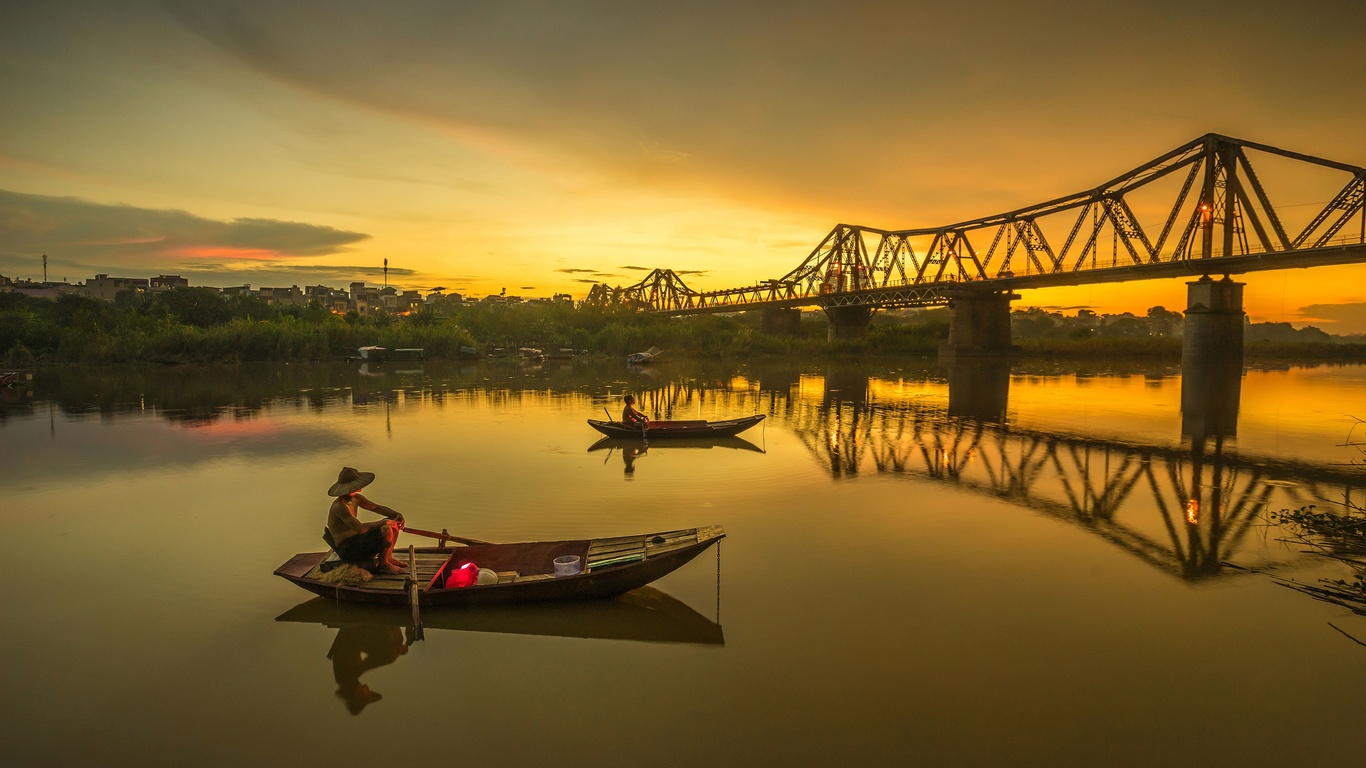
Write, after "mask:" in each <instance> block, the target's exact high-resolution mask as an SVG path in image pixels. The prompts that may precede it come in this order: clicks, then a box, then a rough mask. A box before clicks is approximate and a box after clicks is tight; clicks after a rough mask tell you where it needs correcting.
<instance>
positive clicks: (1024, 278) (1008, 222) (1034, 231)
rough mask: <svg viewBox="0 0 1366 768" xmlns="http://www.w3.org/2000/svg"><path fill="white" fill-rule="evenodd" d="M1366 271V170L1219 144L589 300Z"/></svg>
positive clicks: (649, 304)
mask: <svg viewBox="0 0 1366 768" xmlns="http://www.w3.org/2000/svg"><path fill="white" fill-rule="evenodd" d="M1254 160H1255V164H1254ZM1272 179H1274V180H1275V183H1273V182H1272ZM1309 198H1314V199H1316V200H1317V202H1305V200H1306V199H1309ZM1362 261H1366V168H1362V167H1359V166H1355V165H1348V164H1345V163H1340V162H1336V161H1332V160H1326V159H1323V158H1319V157H1313V156H1310V155H1305V154H1301V153H1298V152H1291V151H1288V150H1283V149H1278V148H1276V147H1272V146H1268V145H1265V144H1258V143H1255V142H1250V141H1244V140H1241V139H1235V138H1230V137H1227V136H1221V135H1217V134H1208V135H1205V136H1202V137H1200V138H1198V139H1196V140H1194V141H1191V142H1189V143H1187V144H1184V145H1182V146H1180V147H1177V148H1176V149H1173V150H1171V151H1170V152H1167V153H1166V154H1163V155H1162V156H1160V157H1158V158H1156V159H1154V160H1152V161H1150V162H1148V163H1145V164H1143V165H1141V166H1139V167H1137V168H1135V169H1133V170H1131V171H1129V172H1128V173H1125V174H1122V175H1120V176H1117V177H1115V178H1113V179H1111V180H1109V181H1107V182H1105V183H1103V184H1101V185H1100V186H1097V187H1095V188H1093V189H1089V190H1085V191H1082V192H1078V193H1076V194H1072V195H1067V196H1064V197H1059V198H1056V199H1053V200H1049V201H1047V202H1044V203H1039V204H1037V205H1031V206H1027V207H1024V208H1019V209H1016V210H1013V211H1008V212H1005V213H999V214H994V215H991V216H985V217H982V218H978V219H971V220H968V221H961V222H958V223H956V224H951V225H948V226H941V227H930V228H916V229H903V230H886V229H876V228H873V227H865V226H859V225H852V224H839V225H836V226H835V227H834V229H832V230H831V231H830V232H829V234H827V235H826V236H825V238H824V239H823V240H822V241H821V242H820V244H819V245H817V246H816V247H815V249H813V250H812V251H811V253H810V254H809V255H808V256H807V257H806V258H805V259H804V260H803V261H802V262H801V263H800V264H798V265H797V266H796V267H795V268H794V269H792V270H790V271H789V272H788V273H787V274H785V275H783V276H782V277H779V278H776V279H771V280H765V281H761V282H759V283H755V284H754V285H750V286H745V287H741V288H730V289H723V290H714V291H697V290H694V289H692V288H690V287H689V286H688V285H687V284H686V283H685V282H684V281H683V280H682V278H680V277H679V276H678V274H677V273H675V272H673V271H672V270H667V269H657V270H655V271H654V272H651V273H650V275H648V276H647V277H646V278H645V279H644V280H642V281H641V282H640V283H637V284H636V285H633V286H629V287H626V288H615V289H612V288H608V287H607V286H597V287H595V288H594V292H593V294H590V300H592V301H594V302H596V303H626V304H632V305H635V306H637V307H639V308H641V309H646V310H649V311H654V312H661V313H667V314H694V313H703V312H726V311H738V310H742V309H754V308H763V307H799V306H820V307H839V306H863V307H873V308H881V307H910V306H934V305H943V304H947V303H948V302H949V301H950V299H952V298H953V297H954V296H955V295H964V294H965V293H967V294H989V293H1009V292H1010V291H1012V290H1015V289H1023V288H1038V287H1047V286H1059V285H1083V284H1090V283H1103V282H1120V281H1125V280H1143V279H1152V278H1165V277H1180V276H1200V275H1217V274H1241V273H1245V272H1254V271H1263V270H1271V269H1288V268H1297V267H1308V266H1325V265H1331V264H1348V263H1359V262H1362Z"/></svg>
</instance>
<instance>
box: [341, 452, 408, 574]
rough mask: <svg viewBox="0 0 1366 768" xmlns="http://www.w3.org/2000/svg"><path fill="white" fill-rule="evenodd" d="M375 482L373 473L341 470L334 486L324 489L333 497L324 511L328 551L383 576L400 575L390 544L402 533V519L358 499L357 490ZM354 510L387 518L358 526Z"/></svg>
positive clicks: (358, 522)
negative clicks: (331, 550)
mask: <svg viewBox="0 0 1366 768" xmlns="http://www.w3.org/2000/svg"><path fill="white" fill-rule="evenodd" d="M374 479H375V473H374V472H359V471H357V470H355V469H352V468H351V467H342V471H341V473H340V474H338V475H337V482H335V483H333V484H332V487H331V488H329V489H327V495H328V496H335V497H336V498H335V499H333V501H332V507H331V508H330V509H328V510H327V532H328V534H329V535H331V537H332V548H333V549H335V550H336V551H337V557H339V558H341V559H342V560H343V561H345V562H348V563H354V564H356V565H366V566H371V567H374V565H378V567H379V569H380V570H382V571H384V572H386V573H393V574H397V573H403V570H404V569H403V563H401V562H399V561H398V560H395V559H394V542H396V541H398V532H399V531H401V530H403V515H401V514H399V513H398V512H396V511H394V510H392V509H390V508H389V507H386V506H384V505H383V504H376V503H375V502H373V501H370V500H369V499H367V498H365V497H364V496H362V495H360V489H362V488H364V487H365V486H367V485H369V484H370V483H371V482H373V481H374ZM357 508H359V509H368V510H370V511H372V512H376V513H378V514H381V515H383V516H385V517H387V518H388V519H387V520H379V521H375V522H373V523H362V522H361V521H360V520H359V519H358V518H357V516H356V513H357Z"/></svg>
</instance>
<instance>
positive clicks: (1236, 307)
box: [1181, 276, 1243, 440]
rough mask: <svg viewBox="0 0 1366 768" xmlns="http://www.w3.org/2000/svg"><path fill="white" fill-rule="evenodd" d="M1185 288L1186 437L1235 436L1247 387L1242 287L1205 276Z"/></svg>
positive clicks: (1183, 381)
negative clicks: (1241, 398) (1239, 411)
mask: <svg viewBox="0 0 1366 768" xmlns="http://www.w3.org/2000/svg"><path fill="white" fill-rule="evenodd" d="M1186 285H1187V293H1186V297H1187V301H1186V304H1187V306H1186V320H1185V324H1184V330H1183V334H1184V339H1183V340H1182V345H1181V432H1182V434H1185V435H1190V436H1192V437H1193V438H1195V439H1197V440H1200V439H1203V438H1206V437H1219V436H1232V435H1235V434H1237V431H1238V402H1239V398H1240V394H1241V391H1242V383H1243V283H1235V282H1233V281H1232V280H1230V279H1229V278H1227V277H1225V278H1224V279H1223V280H1218V281H1215V280H1211V279H1210V278H1209V276H1205V277H1202V278H1200V279H1199V280H1196V281H1194V282H1191V283H1187V284H1186Z"/></svg>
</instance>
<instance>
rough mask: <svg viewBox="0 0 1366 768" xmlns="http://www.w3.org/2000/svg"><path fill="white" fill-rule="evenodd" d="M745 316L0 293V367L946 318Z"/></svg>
mask: <svg viewBox="0 0 1366 768" xmlns="http://www.w3.org/2000/svg"><path fill="white" fill-rule="evenodd" d="M759 314H760V313H758V312H750V313H736V314H734V315H698V316H692V317H682V318H670V317H663V316H659V315H652V314H645V313H639V312H636V311H634V310H632V309H629V308H626V307H594V306H586V305H579V306H573V305H570V304H568V303H553V304H552V303H545V304H523V305H506V304H497V303H485V302H477V303H470V304H465V305H463V306H459V307H447V308H443V309H441V310H439V311H438V310H422V311H418V312H415V313H413V314H410V315H406V316H398V315H389V314H378V315H373V316H364V315H360V314H357V313H356V312H348V313H346V314H344V315H339V314H334V313H332V312H330V311H328V310H327V309H325V308H324V307H323V306H322V305H320V304H316V303H315V304H311V305H308V306H280V305H276V304H272V303H269V302H267V301H265V300H263V299H260V298H257V297H254V296H221V295H219V294H218V293H217V292H215V291H213V290H211V289H207V288H177V289H173V290H169V291H164V292H159V293H153V294H139V293H134V292H131V291H129V292H124V293H122V294H120V295H119V297H118V298H117V299H116V300H115V301H113V302H106V301H100V300H96V299H90V298H85V297H81V296H75V295H67V296H61V297H59V298H57V299H55V300H51V299H36V298H31V297H27V296H23V295H21V294H17V293H0V365H5V366H7V367H27V366H31V365H34V364H37V363H87V364H101V363H211V362H248V361H298V362H311V361H322V360H335V359H341V358H346V357H351V356H355V354H356V350H357V348H359V347H362V346H366V345H378V346H383V347H388V348H422V349H424V350H426V354H427V356H428V357H431V358H437V359H443V358H444V359H450V358H455V357H458V356H459V355H460V353H461V348H474V349H476V350H478V352H479V353H484V354H486V353H489V352H492V351H494V350H496V349H503V350H508V351H510V352H511V353H514V354H515V351H516V350H517V349H518V348H520V347H535V348H539V349H543V350H546V351H552V350H558V349H565V348H567V349H572V350H574V351H575V352H576V353H579V354H583V353H589V354H600V355H604V356H611V357H620V356H625V355H627V354H629V353H631V352H636V351H639V350H642V349H647V348H649V347H651V346H658V347H661V348H663V349H664V350H666V352H667V354H669V355H671V356H676V357H728V356H734V357H762V356H775V355H802V356H826V355H834V356H843V355H862V354H870V353H876V354H934V353H935V352H937V351H938V349H939V346H940V345H941V344H942V343H944V342H945V341H946V340H947V338H948V332H949V311H948V310H947V309H943V308H937V309H927V310H919V311H916V310H901V311H887V312H882V313H879V314H877V315H875V316H874V318H873V322H872V324H871V325H870V327H869V330H868V335H867V338H865V339H857V340H849V339H837V340H831V339H828V338H827V333H828V325H827V323H826V321H825V318H824V315H823V314H821V313H820V312H807V313H804V314H803V316H802V320H801V322H800V324H799V325H798V326H797V329H796V332H795V333H792V334H788V335H782V336H778V335H772V334H768V333H765V332H763V329H762V327H761V325H760V319H759ZM1180 321H1181V315H1180V314H1178V313H1175V312H1169V311H1167V310H1165V309H1163V308H1162V307H1154V308H1153V309H1151V310H1149V311H1148V313H1147V315H1146V316H1144V317H1137V316H1132V315H1108V316H1103V315H1097V314H1095V313H1092V312H1088V311H1086V310H1082V311H1081V312H1078V313H1077V314H1076V315H1075V316H1064V315H1062V314H1060V313H1050V312H1044V311H1041V310H1037V309H1029V310H1021V311H1017V312H1015V313H1013V315H1012V334H1013V337H1014V339H1015V343H1016V344H1017V345H1018V346H1019V347H1020V349H1021V352H1022V353H1023V354H1025V355H1029V356H1039V357H1057V358H1121V357H1122V358H1126V359H1150V360H1167V361H1171V360H1179V359H1180V354H1181V340H1180V337H1179V329H1180V325H1181V323H1180ZM1246 349H1247V353H1248V356H1249V357H1250V358H1254V359H1255V358H1257V357H1263V358H1268V359H1279V360H1292V359H1293V360H1307V361H1343V362H1346V361H1353V360H1366V343H1352V342H1348V341H1347V340H1343V339H1340V338H1334V337H1329V336H1328V335H1327V334H1324V333H1323V332H1322V331H1318V330H1317V329H1312V328H1307V329H1294V328H1292V327H1291V326H1289V324H1259V325H1253V326H1250V327H1249V331H1248V336H1247V347H1246Z"/></svg>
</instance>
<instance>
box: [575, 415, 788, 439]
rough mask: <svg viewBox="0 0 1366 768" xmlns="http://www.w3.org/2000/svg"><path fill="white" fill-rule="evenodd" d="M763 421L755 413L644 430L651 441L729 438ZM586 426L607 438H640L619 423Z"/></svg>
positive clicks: (654, 423)
mask: <svg viewBox="0 0 1366 768" xmlns="http://www.w3.org/2000/svg"><path fill="white" fill-rule="evenodd" d="M763 420H764V414H762V413H756V414H754V415H753V416H744V417H741V418H738V419H725V420H724V421H706V420H704V419H695V420H691V421H652V422H650V424H649V427H648V428H647V429H646V430H645V438H646V439H647V440H653V439H655V438H675V437H729V436H731V435H735V434H739V433H741V432H744V431H745V430H746V429H749V428H750V427H752V426H754V425H755V424H758V423H759V422H761V421H763ZM588 426H590V427H592V428H593V429H596V430H597V431H599V432H601V433H603V434H604V435H607V436H608V437H636V438H638V437H640V430H639V429H636V428H634V427H628V426H626V425H625V424H622V423H621V422H619V421H602V420H601V419H589V420H588Z"/></svg>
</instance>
